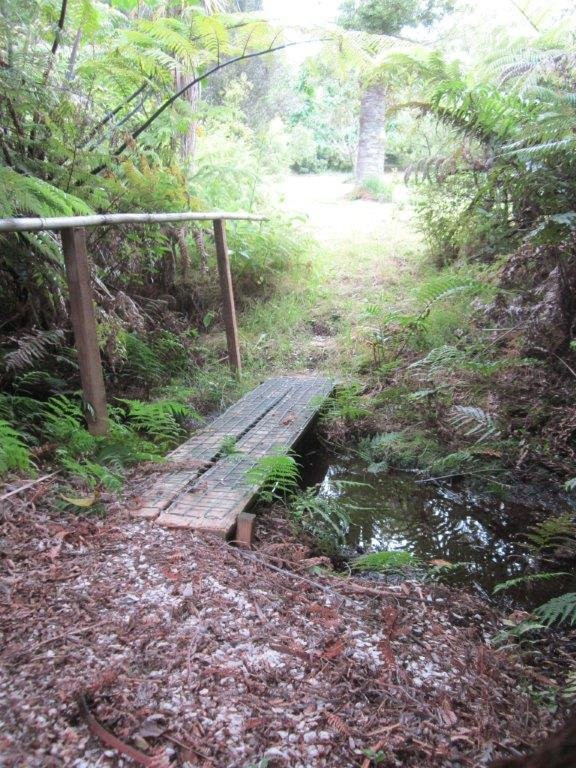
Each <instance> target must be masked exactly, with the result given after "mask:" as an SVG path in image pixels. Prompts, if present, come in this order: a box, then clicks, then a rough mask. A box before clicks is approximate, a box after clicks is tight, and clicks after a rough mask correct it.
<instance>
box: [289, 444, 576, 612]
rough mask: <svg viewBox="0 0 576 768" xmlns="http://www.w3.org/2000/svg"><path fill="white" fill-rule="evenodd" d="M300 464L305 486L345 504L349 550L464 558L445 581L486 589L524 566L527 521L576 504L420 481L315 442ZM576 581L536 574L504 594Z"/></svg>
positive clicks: (526, 599) (527, 594)
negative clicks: (376, 470) (375, 470)
mask: <svg viewBox="0 0 576 768" xmlns="http://www.w3.org/2000/svg"><path fill="white" fill-rule="evenodd" d="M303 468H304V472H303V473H304V480H305V482H306V484H307V485H314V484H317V485H318V486H319V489H320V494H321V495H322V496H324V497H325V498H331V499H338V500H339V501H341V502H345V503H347V504H349V505H350V507H351V510H350V512H351V519H352V522H351V525H350V526H349V529H348V531H347V533H346V539H347V543H348V546H349V548H350V550H352V551H356V552H365V551H367V550H370V551H382V550H403V551H407V552H410V553H411V554H413V555H415V556H416V557H417V558H418V559H419V561H420V562H421V563H423V564H424V565H428V564H430V561H431V560H436V559H438V560H445V561H448V562H449V563H451V564H456V563H462V564H463V565H462V566H461V567H458V568H457V569H455V570H453V571H451V572H450V573H449V575H447V576H446V577H445V578H444V580H445V581H448V582H449V583H450V584H452V585H454V586H466V587H468V588H472V589H474V590H475V591H477V592H479V593H480V594H483V595H484V596H487V595H489V596H492V594H493V589H494V587H495V586H496V584H498V583H500V582H502V581H506V580H507V579H511V578H516V577H518V576H521V575H522V574H523V573H524V572H525V571H526V568H527V567H528V564H529V559H528V555H529V553H528V551H527V549H526V547H525V546H524V542H525V539H524V538H523V534H525V533H526V532H527V530H528V529H529V527H530V526H531V525H534V524H535V523H537V522H538V521H539V520H542V519H543V518H544V517H546V515H549V514H550V513H551V512H555V513H560V512H565V511H567V510H570V509H574V507H572V506H570V504H569V501H568V499H566V498H563V499H560V498H555V497H550V498H548V499H541V498H538V497H537V496H536V495H535V493H533V492H532V491H531V489H528V492H527V493H526V494H525V496H526V498H527V499H529V500H527V501H524V502H522V503H519V502H515V501H509V500H506V501H503V500H501V499H497V498H494V497H491V496H487V495H479V494H476V493H474V492H472V491H470V490H469V489H466V488H464V487H458V485H456V484H454V485H451V486H448V485H437V484H432V483H422V482H418V479H419V478H417V477H415V476H414V475H411V474H407V473H398V472H388V473H381V474H378V475H375V474H371V473H369V472H367V471H366V466H365V464H363V463H362V462H361V461H359V460H358V459H357V458H352V457H348V458H342V457H337V458H335V457H330V456H327V455H326V454H325V453H323V452H322V451H321V450H318V449H315V448H308V449H307V450H306V451H304V454H303ZM342 481H344V482H342ZM348 482H351V483H352V484H350V485H348V484H347V483H348ZM554 570H563V571H565V570H569V569H567V568H566V567H565V566H564V567H559V568H554ZM575 588H576V575H575V577H574V578H571V577H567V578H563V579H554V580H552V581H536V582H534V583H532V584H526V585H523V586H522V587H516V588H514V590H513V591H509V592H505V593H502V595H505V598H504V599H505V600H507V601H508V602H510V603H511V604H512V603H513V604H515V605H518V606H521V607H525V608H531V607H534V606H535V605H540V604H541V603H543V602H545V601H546V600H548V599H550V598H551V597H553V596H555V595H557V594H559V592H562V591H573V590H574V589H575Z"/></svg>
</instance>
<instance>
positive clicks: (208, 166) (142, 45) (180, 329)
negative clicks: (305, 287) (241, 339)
mask: <svg viewBox="0 0 576 768" xmlns="http://www.w3.org/2000/svg"><path fill="white" fill-rule="evenodd" d="M223 5H224V4H218V3H200V2H183V3H177V4H174V3H156V2H152V3H149V4H148V3H139V4H137V5H136V4H133V3H130V2H124V3H118V4H116V3H115V4H114V5H113V6H112V5H105V4H100V3H96V2H92V0H68V1H66V0H64V1H63V2H62V3H60V2H56V0H27V1H26V2H24V3H19V2H18V3H17V2H7V3H3V4H2V5H1V7H0V89H1V91H2V96H1V97H0V116H1V120H2V126H3V130H2V135H1V137H0V143H1V146H0V150H1V153H0V216H16V215H38V216H57V215H73V214H82V213H90V212H101V211H102V212H108V211H112V212H118V211H182V210H202V209H210V208H212V209H213V208H220V209H225V210H226V209H227V210H238V209H241V210H255V209H256V210H264V209H265V208H266V209H267V210H269V207H268V206H267V205H266V206H265V201H266V199H267V194H266V193H265V192H264V189H265V182H266V178H267V176H268V175H269V174H270V173H272V172H276V171H277V170H278V169H279V168H280V167H283V166H282V162H283V161H282V158H281V157H279V156H278V155H277V153H276V152H275V151H274V149H273V147H275V146H276V144H277V138H276V137H275V136H274V134H273V132H267V131H265V130H261V131H259V132H258V131H256V130H255V129H253V128H251V127H249V126H248V125H247V122H246V118H245V115H244V113H243V112H242V109H241V106H240V97H241V93H242V88H243V85H242V81H241V79H237V80H234V78H232V77H230V87H229V88H227V89H226V92H225V93H220V92H216V93H215V92H214V91H213V92H212V93H210V91H208V94H207V95H208V97H209V100H203V99H202V93H201V91H200V90H199V85H200V83H201V82H204V80H206V82H208V81H209V79H210V78H211V77H212V76H213V74H214V75H215V74H216V73H217V72H219V71H229V72H233V66H236V64H235V63H234V62H235V61H236V60H238V61H239V63H242V62H243V61H250V60H252V59H251V58H250V57H256V58H257V57H259V56H260V55H263V54H264V53H266V52H268V51H270V50H274V49H276V48H279V47H282V42H281V40H280V38H279V36H278V33H277V31H276V30H272V29H270V27H269V26H268V25H267V24H266V23H263V22H262V21H261V20H260V19H258V18H254V17H253V16H250V15H248V16H245V15H242V14H239V13H230V14H225V13H222V12H220V13H214V12H213V11H214V8H215V7H216V6H219V7H220V8H222V7H223ZM247 10H252V8H247ZM229 65H230V66H229ZM211 73H213V74H211ZM236 74H239V73H236ZM228 234H229V238H228V239H229V245H230V250H231V253H232V260H233V270H234V275H235V282H236V290H237V299H238V303H239V305H240V306H242V305H243V304H245V303H247V302H249V301H251V300H252V298H253V297H254V296H262V295H264V296H265V295H269V294H270V293H271V292H273V290H274V287H275V285H276V283H277V281H278V278H279V275H280V274H281V273H282V272H284V271H285V270H286V269H287V268H288V265H289V264H290V263H293V262H294V260H295V258H296V257H297V256H298V252H299V250H300V248H301V246H300V244H299V243H298V242H297V241H296V239H295V237H294V235H293V233H292V231H291V228H290V224H289V223H285V222H281V221H279V220H278V219H277V218H275V217H274V215H273V216H272V220H271V221H270V222H267V223H264V224H262V225H261V226H260V225H259V226H254V225H245V224H242V223H239V224H237V225H234V226H231V227H230V228H229V233H228ZM1 247H2V260H1V261H0V333H1V336H0V386H1V388H2V391H3V394H2V402H1V404H0V412H1V414H2V416H1V417H2V419H4V421H3V422H2V424H3V435H4V438H5V439H4V440H3V453H2V457H1V458H0V463H1V465H2V468H3V469H6V468H8V469H9V468H26V467H29V466H30V461H31V458H34V457H35V456H36V455H37V454H38V452H39V451H40V452H43V453H42V456H43V459H44V460H46V459H50V458H54V457H55V458H58V459H59V460H60V463H64V464H65V465H66V466H68V468H76V469H77V470H80V465H79V464H78V460H80V459H81V460H82V461H85V460H86V461H88V460H89V461H90V462H92V464H93V466H92V468H91V469H90V470H89V471H88V470H87V471H85V472H84V474H87V475H90V476H94V473H95V472H96V470H95V469H94V466H96V465H100V463H102V464H106V465H107V466H110V461H109V459H110V456H109V452H110V451H111V452H112V453H114V451H115V456H116V459H114V458H113V457H112V459H111V461H112V463H114V461H116V460H118V461H120V459H118V455H119V452H120V453H122V452H123V454H124V456H123V458H122V461H121V463H123V462H124V459H125V458H126V457H128V458H132V459H138V458H143V456H147V457H148V458H150V457H151V456H152V454H154V451H152V448H151V447H150V445H151V444H147V445H143V446H142V447H140V448H139V447H138V445H137V441H136V442H135V441H132V442H131V440H132V438H131V437H130V434H132V433H131V432H130V430H132V432H133V433H134V437H135V438H139V439H140V438H141V439H144V438H145V439H146V440H148V438H150V440H151V441H152V443H155V445H156V446H157V448H156V449H154V450H155V451H156V454H158V450H159V451H160V452H161V451H162V450H165V448H166V447H167V446H168V444H169V443H170V442H171V441H172V442H174V440H175V439H177V437H178V436H181V435H182V434H183V433H182V431H181V430H180V429H179V428H178V429H177V423H179V422H178V420H180V421H181V422H183V423H184V422H186V419H187V418H189V416H187V415H186V414H185V413H184V411H181V410H180V411H178V407H179V406H178V402H179V401H181V400H187V399H189V398H190V397H191V396H192V395H194V396H195V403H196V404H197V405H198V406H199V407H201V408H209V407H211V406H212V405H213V404H214V402H216V403H219V402H220V398H221V392H222V389H223V388H226V387H228V386H229V383H230V382H229V379H228V378H227V376H226V375H225V374H223V375H221V376H219V379H218V382H217V383H214V382H211V383H209V384H208V385H207V381H206V379H208V381H210V380H209V376H208V373H207V366H208V367H209V365H210V363H209V361H210V360H212V359H214V358H217V357H222V348H221V347H220V348H215V349H214V350H213V351H207V350H206V348H205V346H204V344H203V342H202V334H203V332H204V331H206V330H207V329H209V328H211V327H212V326H213V325H215V324H216V325H217V324H218V322H219V313H220V310H219V299H218V295H219V294H218V284H217V276H216V275H215V268H214V266H213V259H212V251H213V243H212V233H211V231H210V228H208V229H203V228H201V227H199V226H198V227H180V226H174V227H165V228H160V227H124V228H122V229H114V228H112V229H95V230H90V231H89V236H88V250H89V253H90V255H91V257H92V260H93V288H94V292H95V298H96V302H97V320H98V332H99V340H100V345H101V351H102V356H103V360H104V363H105V374H106V383H107V388H108V392H109V394H110V395H118V396H120V395H123V396H124V397H130V398H148V397H150V396H151V395H152V396H154V395H155V394H158V393H159V391H160V388H162V387H163V388H165V386H166V382H167V381H170V380H171V379H174V380H177V381H178V387H177V391H176V398H174V397H172V394H173V393H172V392H171V393H169V399H168V401H167V405H166V406H165V407H164V406H162V408H164V411H163V413H165V414H168V416H169V417H170V419H172V417H174V418H175V419H176V421H174V423H173V424H172V422H170V424H171V427H173V429H172V428H171V432H170V435H168V433H166V432H164V433H163V434H160V433H156V434H150V433H149V431H148V428H147V427H146V425H145V424H144V422H142V421H141V420H140V418H139V417H136V415H135V414H136V411H137V406H136V405H130V406H129V405H128V404H127V403H128V402H129V401H128V400H125V401H120V400H118V401H117V402H116V404H115V406H114V408H116V406H118V407H117V409H116V410H113V412H112V413H111V417H112V424H113V432H114V434H113V435H112V436H111V437H110V440H109V441H108V443H107V446H106V449H105V450H104V451H102V450H100V446H99V445H96V444H95V443H94V441H91V440H89V439H88V438H89V436H88V435H87V433H86V432H85V430H83V427H82V419H81V410H79V409H80V406H81V404H80V401H79V399H78V397H77V390H78V388H79V378H78V368H77V362H76V353H75V350H74V347H73V340H72V334H71V329H70V325H69V317H68V310H67V288H66V280H65V274H64V268H63V259H62V253H61V246H60V240H59V237H58V236H57V234H56V233H53V232H41V233H37V234H33V233H22V234H19V235H3V236H2V237H1ZM54 397H58V398H62V397H64V398H66V403H67V407H69V409H71V410H70V411H69V416H70V418H68V417H67V420H63V422H62V424H63V425H66V424H68V425H69V426H70V429H71V430H72V431H73V429H72V420H71V419H72V418H73V419H74V420H75V421H74V423H75V425H76V426H77V427H78V429H80V430H82V434H83V435H84V437H83V438H82V439H83V441H84V442H83V445H82V446H81V447H78V449H77V447H76V442H75V441H72V440H70V436H69V435H64V434H60V433H58V435H56V434H53V428H52V426H51V422H50V413H51V412H52V411H51V410H50V409H51V408H52V405H51V403H54V402H56V401H55V400H54ZM58 402H61V403H63V402H64V400H61V401H60V400H59V401H58ZM130 402H132V403H136V402H137V401H136V400H134V399H132V400H131V401H130ZM121 403H122V404H121ZM175 408H176V411H175V410H174V409H175ZM72 411H74V414H75V415H74V416H72V415H71V414H72ZM170 414H172V415H170ZM156 415H158V413H156ZM168 416H167V417H166V418H168ZM134 419H136V420H134ZM165 421H166V419H165V418H164V417H162V418H161V419H160V420H159V422H158V423H159V428H160V429H162V424H163V423H165ZM10 425H11V426H10ZM14 429H15V430H16V432H14ZM10 430H12V432H10ZM121 433H122V435H123V440H124V442H125V445H124V447H123V448H122V450H120V447H119V446H120V443H121V442H122V441H121V440H119V439H117V438H118V436H119V435H120V434H121ZM18 435H20V437H18ZM114 441H116V444H115V448H114V450H112V447H111V443H113V442H114ZM59 443H66V444H67V448H66V451H67V456H69V457H70V461H72V462H76V464H74V467H72V464H71V463H70V461H68V459H66V460H64V458H65V457H63V456H61V455H56V454H55V453H54V451H55V450H56V449H55V447H54V446H56V445H57V444H59ZM50 445H51V446H52V447H51V448H47V447H46V446H50ZM30 452H32V453H30ZM56 452H57V451H56ZM107 452H108V453H107ZM158 455H159V454H158ZM98 471H99V470H98Z"/></svg>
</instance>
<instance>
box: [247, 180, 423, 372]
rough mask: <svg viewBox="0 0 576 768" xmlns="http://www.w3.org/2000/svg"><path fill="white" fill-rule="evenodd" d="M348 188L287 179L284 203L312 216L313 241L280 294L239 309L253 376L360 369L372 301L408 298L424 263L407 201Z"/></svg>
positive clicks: (306, 233)
mask: <svg viewBox="0 0 576 768" xmlns="http://www.w3.org/2000/svg"><path fill="white" fill-rule="evenodd" d="M348 187H349V185H348V184H346V182H345V181H344V179H343V177H341V176H337V175H324V176H319V177H312V178H311V177H292V178H290V179H289V180H288V181H287V182H286V184H285V187H284V206H285V208H286V210H287V211H293V212H295V213H297V214H301V215H305V216H306V217H307V218H306V219H305V221H303V222H302V224H301V227H300V228H301V232H302V237H303V238H306V239H307V240H308V244H307V248H306V252H305V254H304V256H303V257H302V258H301V259H300V260H299V261H298V262H297V263H296V264H295V266H294V268H293V270H292V271H291V273H290V274H288V275H286V276H285V277H284V278H283V281H282V284H281V285H280V286H279V287H278V290H277V291H276V293H275V295H274V296H273V297H272V298H270V299H269V300H267V301H266V302H264V303H263V302H255V303H254V304H253V305H252V306H251V307H249V308H247V309H246V310H245V311H244V312H243V313H242V314H241V315H240V318H239V325H240V336H241V343H242V348H243V357H244V364H245V372H246V377H247V378H248V379H253V378H257V377H259V376H263V375H266V374H270V373H276V372H291V371H292V372H304V371H310V370H318V371H322V372H327V373H331V374H334V375H337V376H339V377H347V376H351V375H354V373H355V372H356V371H357V366H358V360H359V352H360V350H361V349H364V351H365V352H368V351H369V343H368V336H367V334H366V329H365V327H364V326H365V323H364V317H365V310H366V307H369V306H370V305H372V304H378V305H388V304H389V303H391V302H397V301H400V302H403V301H405V300H406V294H407V293H408V291H409V288H410V285H411V284H412V283H413V282H414V280H416V278H417V276H418V274H419V273H420V271H421V270H422V268H423V267H422V256H421V253H422V251H421V248H420V240H419V237H418V235H417V234H416V233H415V231H414V225H413V223H412V221H411V211H410V207H409V204H408V203H407V201H405V200H400V202H395V203H389V204H379V203H374V202H368V201H361V200H358V201H354V200H350V199H348V195H349V193H350V190H349V188H348ZM310 236H313V237H314V240H312V239H309V238H310Z"/></svg>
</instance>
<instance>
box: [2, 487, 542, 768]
mask: <svg viewBox="0 0 576 768" xmlns="http://www.w3.org/2000/svg"><path fill="white" fill-rule="evenodd" d="M0 538H1V543H2V547H1V548H0V553H3V554H4V555H5V556H4V559H3V560H2V561H0V562H1V565H0V567H1V569H2V570H1V571H0V575H1V576H0V616H1V618H0V627H1V631H2V644H1V650H0V662H1V669H0V720H1V723H2V725H1V727H0V762H1V763H2V765H3V766H5V767H6V768H60V767H61V766H73V767H74V768H96V767H98V768H106V767H111V766H117V767H119V766H128V765H133V764H134V763H131V762H130V760H129V758H127V757H126V756H122V754H121V753H120V752H119V751H117V750H114V749H111V748H110V746H109V744H106V743H101V742H100V741H99V740H98V738H97V736H95V734H94V726H93V723H92V728H90V727H89V723H87V720H86V717H82V713H81V712H80V711H79V706H78V701H79V696H80V697H84V699H85V700H86V702H87V706H88V708H89V712H90V716H91V717H93V718H95V720H96V721H97V723H99V724H100V725H101V726H102V728H103V729H105V731H106V732H107V733H109V734H112V736H113V737H114V738H115V739H117V740H118V741H119V742H121V743H123V744H125V745H130V746H131V747H132V748H133V749H134V750H137V751H138V752H141V753H143V754H145V755H146V756H148V757H149V758H152V762H151V763H150V764H155V765H156V764H157V765H172V766H181V767H184V766H186V768H249V767H250V766H256V765H258V763H259V762H260V761H261V760H262V759H263V758H267V759H268V760H269V762H268V765H269V766H270V768H282V767H284V766H286V768H288V766H289V767H290V768H316V767H318V768H323V767H325V766H326V767H328V766H330V767H332V766H333V767H334V768H336V767H337V768H348V767H349V768H353V767H354V768H360V766H364V767H365V768H367V767H368V766H370V765H373V764H374V765H375V764H376V762H373V760H374V761H376V760H378V761H379V762H378V765H381V766H385V767H386V766H389V767H392V766H407V767H410V766H414V767H416V766H417V767H418V768H422V766H426V768H435V767H436V766H447V767H452V768H457V767H458V768H465V767H466V766H482V765H487V764H488V763H489V762H490V760H491V759H492V758H493V757H495V756H497V755H499V754H506V753H507V748H508V747H514V748H516V749H522V748H523V747H524V746H527V745H528V744H529V743H530V742H534V741H537V740H539V739H541V738H543V737H544V735H545V734H547V733H548V732H550V731H551V730H553V729H554V727H555V726H556V725H557V721H556V720H555V718H554V716H553V715H551V714H550V712H549V710H548V709H547V707H546V706H545V703H544V699H543V698H542V699H541V701H540V699H539V697H538V695H537V691H538V689H539V686H540V685H542V683H541V682H539V680H538V675H539V674H540V677H542V673H541V672H540V673H538V671H537V670H534V671H533V674H532V671H531V668H530V667H527V666H523V665H521V664H520V662H519V660H518V658H517V657H516V656H515V655H513V654H510V653H509V652H507V651H497V650H494V649H493V648H492V647H490V646H489V645H488V642H487V641H488V639H489V637H490V636H491V635H493V634H494V633H495V632H496V630H497V629H498V628H499V627H500V617H499V615H498V614H497V612H496V611H495V610H494V609H493V608H491V607H490V606H488V605H487V604H486V603H484V602H482V601H480V600H479V599H478V598H476V597H473V596H472V595H470V594H467V593H465V592H457V591H454V590H449V589H448V588H446V587H439V586H435V587H434V586H425V585H422V584H416V583H411V582H406V583H403V584H401V585H397V586H386V585H384V584H380V583H377V582H366V581H364V580H362V579H361V578H347V579H343V578H341V577H339V576H337V575H331V574H330V573H327V572H326V573H323V574H322V575H320V576H318V575H312V573H311V566H310V563H312V562H314V560H313V559H312V560H311V559H310V555H311V553H310V551H309V550H307V548H306V547H304V546H302V543H301V542H300V543H299V542H296V541H294V540H293V539H292V538H291V536H290V534H289V533H288V532H287V529H286V528H283V527H282V525H281V521H278V520H277V519H273V518H271V519H269V520H267V521H266V522H265V523H264V524H261V525H260V526H259V531H258V544H257V545H256V549H255V550H254V551H250V552H247V551H244V550H240V549H235V548H233V547H231V546H230V545H228V544H226V543H225V542H223V541H221V540H218V539H215V538H210V537H203V536H199V535H196V534H193V533H189V532H185V531H169V530H166V529H163V528H160V527H158V526H155V525H154V524H152V523H148V522H134V521H132V520H130V519H128V517H127V516H123V515H122V514H115V515H112V516H110V517H108V518H107V519H104V520H98V519H95V518H94V519H91V518H86V517H75V516H73V515H70V514H62V513H61V512H58V511H56V510H52V509H51V508H50V507H49V506H47V505H44V506H41V505H40V504H39V503H37V505H36V506H35V505H33V504H26V503H25V502H24V501H23V500H22V499H11V500H10V502H9V503H6V504H5V505H4V507H3V509H2V511H1V512H0ZM453 613H456V614H457V615H458V621H457V622H456V623H453V622H452V618H451V617H452V614H453ZM551 674H552V672H550V671H547V675H548V677H547V678H546V679H548V678H549V677H550V675H551ZM90 722H92V721H90Z"/></svg>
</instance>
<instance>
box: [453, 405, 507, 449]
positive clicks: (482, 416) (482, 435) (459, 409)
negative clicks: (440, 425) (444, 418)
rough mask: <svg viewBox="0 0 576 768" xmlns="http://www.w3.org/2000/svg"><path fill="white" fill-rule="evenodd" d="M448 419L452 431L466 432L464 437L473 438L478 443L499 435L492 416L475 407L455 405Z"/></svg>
mask: <svg viewBox="0 0 576 768" xmlns="http://www.w3.org/2000/svg"><path fill="white" fill-rule="evenodd" d="M449 419H450V423H451V424H452V426H453V427H454V429H456V430H460V431H463V430H466V431H465V432H463V434H464V437H475V438H476V442H478V443H480V442H483V441H485V440H488V439H490V438H494V437H497V436H498V435H499V434H500V431H499V429H498V427H497V426H496V424H495V422H494V419H493V418H492V416H491V415H490V414H489V413H487V412H486V411H484V410H482V408H478V407H476V406H472V405H455V406H454V407H453V408H452V412H451V414H450V416H449Z"/></svg>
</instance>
